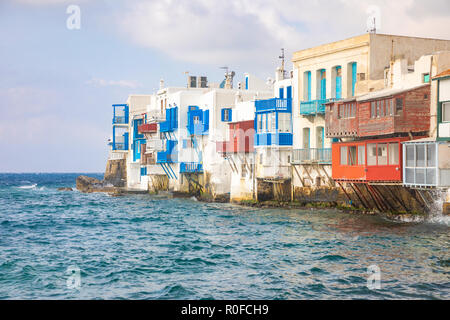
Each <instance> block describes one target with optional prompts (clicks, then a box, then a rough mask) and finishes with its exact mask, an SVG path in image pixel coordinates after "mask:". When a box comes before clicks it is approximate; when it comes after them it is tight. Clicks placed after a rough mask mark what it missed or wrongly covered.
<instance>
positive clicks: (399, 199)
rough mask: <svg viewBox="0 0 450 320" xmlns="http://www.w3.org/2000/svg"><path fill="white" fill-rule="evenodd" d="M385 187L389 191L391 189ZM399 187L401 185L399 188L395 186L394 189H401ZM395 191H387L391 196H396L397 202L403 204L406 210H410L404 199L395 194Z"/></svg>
mask: <svg viewBox="0 0 450 320" xmlns="http://www.w3.org/2000/svg"><path fill="white" fill-rule="evenodd" d="M384 188H385V189H386V190H388V191H389V189H388V188H387V186H384ZM399 188H401V187H400V186H398V187H397V188H394V189H396V190H399ZM394 191H395V190H394ZM394 191H392V192H387V193H389V194H390V195H391V197H392V198H394V199H395V201H397V202H398V203H399V204H400V206H401V207H402V208H403V209H404V210H405V211H408V210H409V209H408V208H407V207H406V205H405V203H404V202H403V200H402V199H401V197H398V196H397V195H396V194H395V192H394Z"/></svg>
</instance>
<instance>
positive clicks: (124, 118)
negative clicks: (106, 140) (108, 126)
mask: <svg viewBox="0 0 450 320" xmlns="http://www.w3.org/2000/svg"><path fill="white" fill-rule="evenodd" d="M112 106H113V119H112V123H113V125H117V124H128V119H129V112H128V105H127V104H113V105H112Z"/></svg>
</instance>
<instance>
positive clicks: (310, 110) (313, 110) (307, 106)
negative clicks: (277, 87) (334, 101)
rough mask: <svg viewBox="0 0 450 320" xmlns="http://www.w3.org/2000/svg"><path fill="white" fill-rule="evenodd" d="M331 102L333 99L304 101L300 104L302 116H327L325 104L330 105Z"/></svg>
mask: <svg viewBox="0 0 450 320" xmlns="http://www.w3.org/2000/svg"><path fill="white" fill-rule="evenodd" d="M330 101H331V99H321V100H312V101H302V102H300V114H301V115H305V116H307V115H315V114H325V103H328V102H330Z"/></svg>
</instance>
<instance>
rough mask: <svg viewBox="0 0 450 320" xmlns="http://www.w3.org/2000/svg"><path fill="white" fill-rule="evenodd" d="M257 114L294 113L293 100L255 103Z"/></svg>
mask: <svg viewBox="0 0 450 320" xmlns="http://www.w3.org/2000/svg"><path fill="white" fill-rule="evenodd" d="M255 107H256V112H266V111H284V112H292V99H279V98H273V99H267V100H256V101H255Z"/></svg>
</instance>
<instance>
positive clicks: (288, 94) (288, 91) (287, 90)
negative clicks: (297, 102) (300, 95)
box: [286, 86, 292, 99]
mask: <svg viewBox="0 0 450 320" xmlns="http://www.w3.org/2000/svg"><path fill="white" fill-rule="evenodd" d="M286 98H287V99H292V86H289V87H286Z"/></svg>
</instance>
